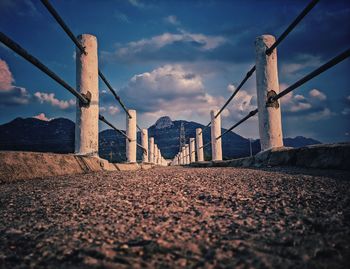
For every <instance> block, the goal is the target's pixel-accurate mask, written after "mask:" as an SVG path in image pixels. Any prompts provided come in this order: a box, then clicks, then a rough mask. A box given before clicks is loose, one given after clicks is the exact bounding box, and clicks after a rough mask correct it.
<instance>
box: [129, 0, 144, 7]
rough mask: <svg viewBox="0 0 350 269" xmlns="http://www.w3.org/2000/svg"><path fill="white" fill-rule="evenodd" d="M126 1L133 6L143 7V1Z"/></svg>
mask: <svg viewBox="0 0 350 269" xmlns="http://www.w3.org/2000/svg"><path fill="white" fill-rule="evenodd" d="M128 1H129V3H130V4H131V5H132V6H134V7H138V8H143V7H145V5H144V4H143V3H141V1H139V0H128Z"/></svg>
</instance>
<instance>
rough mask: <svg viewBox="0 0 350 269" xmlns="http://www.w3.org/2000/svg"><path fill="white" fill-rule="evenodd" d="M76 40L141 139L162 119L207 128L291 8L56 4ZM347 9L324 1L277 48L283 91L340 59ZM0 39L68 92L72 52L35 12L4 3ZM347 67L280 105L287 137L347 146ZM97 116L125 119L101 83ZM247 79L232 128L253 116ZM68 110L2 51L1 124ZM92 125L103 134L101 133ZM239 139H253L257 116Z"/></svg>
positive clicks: (64, 95) (61, 97)
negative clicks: (87, 43) (86, 43)
mask: <svg viewBox="0 0 350 269" xmlns="http://www.w3.org/2000/svg"><path fill="white" fill-rule="evenodd" d="M51 3H52V5H53V6H54V7H55V9H56V10H57V11H58V13H59V14H60V15H61V17H62V18H63V19H64V20H65V22H66V23H67V25H68V26H69V27H70V28H71V30H72V31H73V33H74V34H76V35H79V34H83V33H89V34H93V35H95V36H96V37H97V42H98V55H99V59H98V60H99V69H100V70H101V71H102V72H103V73H104V75H105V76H106V77H107V79H108V80H109V82H110V83H111V85H112V86H113V87H114V89H115V90H116V91H117V93H118V94H119V95H120V96H121V98H122V100H123V101H124V103H125V104H126V106H127V107H128V108H130V109H136V111H137V121H138V124H139V125H140V126H141V127H142V128H147V127H149V126H151V125H152V124H154V123H155V121H156V120H157V119H158V118H159V117H161V116H170V117H171V119H172V120H187V121H195V122H199V123H202V124H207V123H208V122H209V121H210V110H212V109H218V108H220V107H221V106H222V105H223V104H224V103H225V101H226V100H227V99H228V98H229V96H230V95H231V94H232V92H233V91H234V90H235V88H236V87H237V86H238V84H239V83H240V82H241V80H242V79H243V78H244V76H245V74H246V73H247V71H248V70H249V69H250V68H251V67H252V66H253V65H254V64H255V47H254V42H255V39H256V37H258V36H261V35H263V34H271V35H274V36H276V37H278V36H279V35H280V34H281V33H282V32H283V31H284V30H285V29H286V27H287V26H288V25H289V24H290V23H291V22H292V21H293V20H294V18H295V17H296V16H297V15H298V14H299V13H300V12H301V10H303V8H304V7H305V6H306V5H307V4H308V1H301V0H300V1H299V0H288V1H287V0H284V1H280V0H276V1H273V0H266V1H257V0H256V1H252V0H247V1H233V0H230V1H229V0H227V1H225V0H220V1H219V0H217V1H214V0H206V1H205V0H187V1H185V0H169V1H160V0H159V1H156V0H148V1H146V0H104V1H97V0H95V1H92V0H85V1H78V0H66V1H59V0H52V1H51ZM349 21H350V2H349V1H337V0H335V1H326V0H323V1H322V0H321V1H320V2H319V3H318V4H317V5H316V7H315V8H314V9H313V10H312V11H311V12H310V13H309V14H308V15H307V16H306V17H305V18H304V19H303V20H302V22H301V23H300V24H299V25H298V26H297V28H296V29H295V30H294V31H293V32H292V33H291V34H290V35H289V36H288V37H287V38H286V39H285V40H284V41H283V43H281V44H280V46H279V47H278V49H277V55H278V72H279V83H280V90H283V89H285V88H286V87H288V86H289V85H291V84H293V83H294V82H295V81H297V80H298V79H300V78H302V77H303V76H305V75H306V74H308V73H309V72H311V71H312V70H314V69H315V68H317V67H319V66H320V65H322V64H323V63H325V62H326V61H328V60H329V59H331V58H333V57H334V56H336V55H338V54H340V53H341V52H343V51H345V50H346V49H348V46H349V43H350V24H349ZM0 28H1V31H2V32H4V33H5V34H6V35H8V36H9V37H10V38H12V39H13V40H14V41H16V42H17V43H19V44H20V45H21V46H22V47H23V48H25V49H26V50H27V51H28V52H30V53H31V54H32V55H34V56H35V57H37V58H39V59H40V60H41V61H42V62H43V63H44V64H45V65H47V66H48V67H49V68H50V69H52V70H53V71H54V72H55V73H57V74H58V75H59V76H60V77H61V78H63V79H64V80H65V81H66V82H67V83H68V84H70V85H71V86H73V87H74V88H75V86H76V85H75V47H74V44H73V43H72V41H71V40H70V39H69V38H68V36H67V35H66V34H65V33H64V32H63V30H62V29H61V28H60V26H59V25H58V24H57V23H56V21H55V20H54V19H53V18H52V17H51V15H50V14H49V13H48V11H47V10H46V9H45V7H44V6H43V5H42V4H41V2H40V1H34V0H32V1H31V0H16V1H13V0H1V1H0ZM349 71H350V61H349V59H347V60H345V61H343V62H342V63H340V64H338V65H337V66H335V67H333V68H332V69H330V70H328V71H327V72H325V73H323V74H322V75H320V76H318V77H317V78H315V79H313V80H311V81H309V82H308V83H306V84H304V85H303V86H302V87H300V88H298V89H297V90H295V91H293V93H292V94H289V95H287V96H285V97H284V98H282V99H281V110H282V125H283V136H284V137H295V136H305V137H312V138H314V139H318V140H320V141H321V142H324V143H329V142H340V141H349V140H350V76H349V74H350V72H349ZM99 94H100V113H101V114H103V115H105V117H106V118H107V119H108V120H109V121H111V122H112V123H114V124H115V125H116V126H117V127H118V128H121V129H125V118H126V116H125V113H124V111H123V110H122V109H121V107H120V106H119V104H118V103H117V102H116V101H115V99H114V98H113V96H112V95H111V94H110V93H109V91H108V90H107V88H106V86H105V85H104V84H103V82H102V81H100V82H99ZM256 105H257V104H256V78H255V75H253V76H252V77H251V78H250V79H249V81H248V82H247V83H246V84H245V85H244V86H243V88H242V89H241V91H240V92H239V93H238V94H237V96H236V97H235V99H234V100H233V101H232V102H231V103H230V104H229V106H228V107H227V109H225V110H224V111H223V113H222V126H223V127H224V128H229V127H231V126H232V125H233V124H235V123H236V122H237V121H238V120H240V119H241V118H243V117H244V116H245V115H247V114H248V113H249V111H251V110H253V109H255V108H256ZM75 109H76V108H75V99H74V98H73V96H72V95H71V94H70V93H69V92H68V91H66V90H65V89H64V88H62V87H61V86H60V85H59V84H57V83H56V82H55V81H53V80H52V79H51V78H49V77H47V76H46V75H45V74H43V73H42V72H41V71H39V70H38V69H36V68H35V67H34V66H32V65H31V64H29V63H28V62H26V61H25V60H24V59H23V58H21V57H20V56H17V55H16V54H15V53H14V52H12V51H11V50H9V49H8V48H7V47H5V46H4V45H3V44H2V43H0V124H3V123H6V122H9V121H11V120H13V119H14V118H16V117H22V118H27V117H37V118H40V119H42V120H51V119H54V118H59V117H64V118H69V119H71V120H73V121H75ZM106 128H107V126H105V125H104V124H103V123H100V130H103V129H106ZM235 132H236V133H238V134H240V135H242V136H244V137H251V138H258V136H259V134H258V120H257V117H254V118H251V119H250V120H248V121H247V122H245V123H244V124H242V125H241V126H239V127H238V128H237V129H235Z"/></svg>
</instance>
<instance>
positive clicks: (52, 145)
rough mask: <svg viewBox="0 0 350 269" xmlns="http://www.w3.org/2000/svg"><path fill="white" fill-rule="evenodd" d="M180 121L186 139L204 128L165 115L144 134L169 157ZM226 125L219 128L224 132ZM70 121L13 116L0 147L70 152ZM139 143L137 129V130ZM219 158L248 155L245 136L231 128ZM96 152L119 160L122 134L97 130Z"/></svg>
mask: <svg viewBox="0 0 350 269" xmlns="http://www.w3.org/2000/svg"><path fill="white" fill-rule="evenodd" d="M181 123H183V125H184V128H185V136H186V139H187V140H188V139H189V138H190V137H195V136H196V128H204V126H203V125H202V124H199V123H196V122H192V121H191V122H188V121H183V120H177V121H172V120H171V119H170V118H169V117H167V116H165V117H161V118H159V119H158V120H157V121H156V123H155V124H154V125H152V126H151V127H149V128H148V136H149V137H154V140H155V142H156V143H157V144H158V146H159V148H160V150H161V152H162V154H163V156H164V157H165V158H167V159H171V158H173V157H174V156H175V154H176V153H177V152H178V151H179V134H180V128H181ZM225 130H226V129H222V132H224V131H225ZM74 132H75V130H74V122H72V121H71V120H68V119H63V118H58V119H54V120H51V121H42V120H38V119H35V118H27V119H23V118H16V119H15V120H13V121H11V122H9V123H6V124H3V125H0V150H24V151H39V152H55V153H72V152H74ZM137 140H138V141H139V143H140V140H141V139H140V132H138V134H137ZM209 141H210V128H206V129H204V131H203V144H206V143H207V142H209ZM284 144H285V146H289V147H302V146H307V145H312V144H320V142H319V141H317V140H314V139H312V138H305V137H302V136H297V137H295V138H285V139H284ZM222 149H223V159H233V158H239V157H245V156H249V154H250V147H249V140H248V139H246V138H244V137H242V136H240V135H237V134H235V133H233V132H230V133H228V134H227V135H225V136H224V137H223V139H222ZM259 151H260V142H259V140H255V141H252V152H253V154H256V153H257V152H259ZM99 154H100V156H101V157H102V158H104V159H108V160H111V161H113V162H123V161H125V160H126V156H125V138H124V137H123V136H122V135H121V134H119V133H117V132H116V131H114V130H111V129H107V130H104V131H101V132H100V133H99ZM141 155H142V150H141V149H140V148H138V149H137V158H138V159H141ZM204 155H205V159H206V160H209V159H210V156H211V149H210V147H209V146H208V147H206V148H205V149H204Z"/></svg>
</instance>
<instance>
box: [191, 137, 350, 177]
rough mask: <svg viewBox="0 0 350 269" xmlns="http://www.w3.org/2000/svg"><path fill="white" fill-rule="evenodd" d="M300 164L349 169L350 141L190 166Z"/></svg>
mask: <svg viewBox="0 0 350 269" xmlns="http://www.w3.org/2000/svg"><path fill="white" fill-rule="evenodd" d="M281 165H289V166H300V167H310V168H322V169H340V170H350V143H337V144H321V145H313V146H308V147H302V148H287V147H281V148H274V149H270V150H266V151H262V152H259V153H258V154H256V155H255V156H253V157H246V158H240V159H234V160H227V161H214V162H212V161H210V162H196V163H192V164H190V166H191V167H271V166H281Z"/></svg>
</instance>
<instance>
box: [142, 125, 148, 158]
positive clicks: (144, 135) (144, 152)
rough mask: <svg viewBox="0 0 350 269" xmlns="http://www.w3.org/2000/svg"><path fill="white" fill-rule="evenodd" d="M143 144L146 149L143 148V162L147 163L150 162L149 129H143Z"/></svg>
mask: <svg viewBox="0 0 350 269" xmlns="http://www.w3.org/2000/svg"><path fill="white" fill-rule="evenodd" d="M141 145H142V147H144V149H145V150H146V151H144V150H142V152H143V154H142V162H144V163H146V162H148V153H149V152H148V130H147V129H142V131H141Z"/></svg>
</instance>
